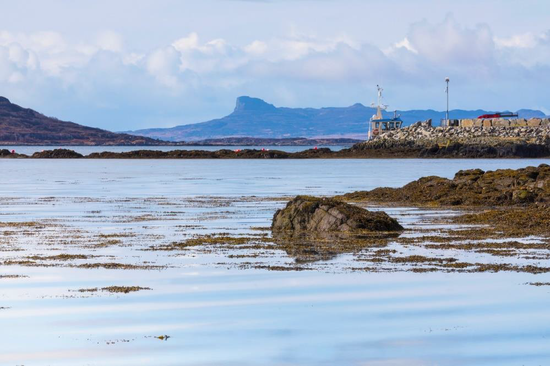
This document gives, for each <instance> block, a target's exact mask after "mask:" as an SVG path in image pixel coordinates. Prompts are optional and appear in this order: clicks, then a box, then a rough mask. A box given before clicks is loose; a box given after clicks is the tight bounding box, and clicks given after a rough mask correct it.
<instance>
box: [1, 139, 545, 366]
mask: <svg viewBox="0 0 550 366" xmlns="http://www.w3.org/2000/svg"><path fill="white" fill-rule="evenodd" d="M216 148H219V147H216ZM231 148H232V149H234V148H235V147H231ZM259 148H261V147H259ZM331 148H333V147H331ZM15 149H16V150H17V151H18V152H21V153H31V152H33V151H39V149H41V148H40V147H38V148H37V147H16V148H15ZM109 149H110V151H122V150H121V149H125V148H109ZM155 149H156V148H155ZM172 149H173V148H172ZM281 149H283V148H281ZM285 149H286V150H287V151H296V150H292V149H294V148H292V149H291V148H285ZM74 150H76V151H79V152H81V153H90V152H93V151H104V150H105V148H101V149H99V150H98V148H95V147H94V148H88V147H86V148H84V147H82V148H74ZM542 163H549V161H548V159H533V160H528V159H508V160H500V159H490V160H489V159H478V160H460V159H449V160H445V159H439V160H427V159H426V160H419V159H364V160H363V159H341V160H335V159H330V160H318V159H315V160H116V159H115V160H85V161H81V160H64V159H55V160H54V159H52V160H45V159H0V171H1V175H0V177H1V178H0V238H1V240H0V263H3V264H2V265H0V329H1V331H0V364H1V365H201V366H202V365H266V366H267V365H269V366H271V365H273V366H275V365H361V366H428V365H429V366H432V365H448V366H456V365H472V366H473V365H494V366H508V365H510V366H512V365H514V366H516V365H525V366H527V365H533V366H535V365H537V366H538V365H548V364H549V362H550V312H549V311H548V303H549V302H550V288H549V287H544V286H540V287H537V286H529V285H527V283H529V282H534V281H537V282H550V274H539V275H534V274H528V273H515V272H499V273H442V272H427V273H413V272H403V271H399V270H396V271H385V272H368V271H353V270H351V269H350V267H351V265H352V263H355V262H354V261H355V259H354V255H353V254H342V255H339V256H336V257H335V258H332V259H329V260H325V261H319V262H317V263H315V264H309V265H308V270H303V271H293V270H274V269H273V267H269V266H257V265H251V263H252V264H254V263H255V261H256V259H254V258H252V257H249V258H243V257H240V256H239V255H235V253H242V251H239V252H237V251H235V252H234V251H232V250H231V249H228V250H213V251H204V250H199V249H194V248H191V249H189V250H181V251H168V252H163V251H151V250H149V249H150V248H152V247H154V246H156V245H163V244H166V243H171V242H177V241H179V240H182V239H183V238H188V237H190V236H193V235H209V234H215V233H221V232H223V233H229V234H230V235H239V234H250V233H254V232H256V231H257V228H264V230H265V228H266V227H269V225H270V224H271V218H272V217H273V214H274V212H275V211H276V210H277V209H279V208H281V207H283V206H284V205H285V203H286V202H287V201H288V199H290V198H291V197H293V196H295V195H299V194H308V195H318V196H332V195H336V194H342V193H347V192H352V191H356V190H368V189H373V188H376V187H382V186H388V187H399V186H402V185H404V184H406V183H408V182H410V181H412V180H415V179H418V178H420V177H423V176H428V175H438V176H442V177H448V178H452V177H453V176H454V174H455V173H456V172H457V171H459V170H462V169H472V168H481V169H483V170H495V169H502V168H511V169H517V168H521V167H526V166H537V165H539V164H542ZM387 211H388V213H390V214H391V215H394V216H395V217H397V218H398V220H399V221H400V222H401V223H402V224H403V225H404V226H405V227H408V226H412V225H417V224H419V223H420V222H421V220H422V218H423V217H425V215H426V212H425V211H423V210H419V209H415V208H410V207H393V208H387ZM428 214H430V215H440V214H441V215H443V214H444V213H442V212H440V211H436V210H434V211H431V212H429V213H428ZM58 254H72V255H77V254H85V255H87V256H90V258H92V259H91V260H90V259H89V260H78V259H76V260H73V261H69V262H63V261H45V262H44V263H46V264H48V266H42V265H41V266H35V265H32V262H27V263H25V260H29V258H32V257H41V256H42V257H44V256H48V255H58ZM259 260H260V259H258V261H259ZM18 261H19V262H18ZM90 261H92V262H93V261H96V262H97V263H105V262H109V263H111V262H113V263H115V262H116V263H124V264H128V265H136V267H135V268H133V269H109V268H105V266H103V267H101V266H100V267H98V268H82V267H79V264H81V263H85V262H90ZM293 262H294V259H293V258H292V257H291V256H290V255H289V254H287V253H286V252H283V251H278V250H274V251H272V252H269V253H268V254H266V255H264V256H263V257H262V258H261V264H262V265H266V264H267V265H269V264H273V265H288V264H292V263H293ZM29 263H30V264H29ZM540 264H541V265H545V264H546V265H548V263H540ZM147 266H150V268H146V267H147ZM109 286H139V287H142V288H147V289H143V290H141V291H136V292H132V293H127V294H126V293H109V292H106V291H102V290H101V289H103V288H106V287H109ZM93 289H96V291H93ZM97 289H99V290H97ZM166 336H167V337H166Z"/></svg>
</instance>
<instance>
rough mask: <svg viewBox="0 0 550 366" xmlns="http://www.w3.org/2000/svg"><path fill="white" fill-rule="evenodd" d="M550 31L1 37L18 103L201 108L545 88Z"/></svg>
mask: <svg viewBox="0 0 550 366" xmlns="http://www.w3.org/2000/svg"><path fill="white" fill-rule="evenodd" d="M548 34H550V33H541V34H534V33H520V34H517V35H511V36H508V37H498V36H495V35H493V32H492V31H491V29H490V28H489V27H488V26H487V25H483V24H481V25H476V26H470V27H464V26H461V25H460V24H458V22H457V21H456V20H455V19H453V18H452V17H447V18H445V19H444V20H443V21H442V22H440V23H438V24H431V23H428V22H425V21H424V22H420V23H415V24H413V25H411V27H410V29H409V31H408V33H407V34H404V35H403V36H404V37H401V38H398V39H401V40H400V41H397V42H395V43H393V44H390V45H389V46H388V47H386V48H382V49H381V48H379V47H375V46H373V45H371V44H365V43H359V42H357V41H355V40H353V39H351V38H350V37H348V36H346V35H338V36H333V37H319V36H315V35H311V34H310V35H304V34H298V33H293V34H291V35H290V36H286V37H272V38H269V39H256V38H252V39H251V40H250V41H249V42H248V43H244V44H243V45H238V44H233V43H232V42H231V41H230V40H228V39H225V38H216V37H212V38H211V39H205V40H202V39H201V38H200V37H199V34H197V33H196V32H192V33H189V34H187V35H186V36H184V37H181V38H178V39H176V40H175V41H173V42H171V43H170V42H168V41H167V42H166V44H164V45H158V47H156V48H153V49H150V50H145V51H144V50H136V49H132V48H131V47H129V46H128V45H126V44H124V42H123V37H122V36H121V35H120V34H118V33H115V32H112V31H107V32H102V33H100V34H99V35H97V36H96V37H93V38H91V39H79V40H76V41H74V42H71V41H69V40H68V39H65V38H64V37H63V36H62V35H61V34H59V33H55V32H33V33H28V34H26V33H13V32H8V31H0V90H3V91H2V93H9V94H7V95H6V96H8V97H10V95H18V96H23V97H24V96H25V95H32V97H33V98H39V95H44V96H50V95H51V96H52V98H53V97H54V96H58V98H57V99H60V98H62V97H63V98H72V99H71V100H76V99H78V98H80V101H79V103H93V106H94V107H97V106H106V105H108V106H111V107H112V106H116V105H120V106H121V108H124V107H126V108H128V109H131V108H135V105H136V104H142V103H143V100H148V98H157V97H158V98H161V97H160V96H162V98H164V99H162V98H161V100H162V102H161V103H172V105H173V106H176V105H177V106H180V105H182V103H184V102H182V101H185V103H189V104H185V105H186V106H188V107H190V108H191V107H195V106H203V107H204V105H205V104H204V103H206V102H205V101H208V100H215V101H216V102H219V100H228V99H233V98H234V97H236V96H238V95H240V94H252V93H256V94H258V96H264V97H266V99H270V98H274V99H276V100H272V102H277V101H279V102H280V103H286V102H288V101H289V100H291V99H292V100H293V101H295V103H297V104H302V105H304V104H307V103H308V102H307V101H310V100H313V98H314V97H313V96H316V97H317V98H322V96H323V95H325V96H326V98H327V100H328V98H329V97H328V96H330V97H331V98H334V96H338V95H342V96H346V98H349V99H351V98H352V94H353V93H355V91H357V90H362V91H361V93H363V92H364V90H365V88H366V87H370V86H372V85H376V84H377V83H386V84H390V85H392V88H388V89H399V88H404V87H405V88H406V87H410V86H412V87H414V88H424V89H426V88H429V87H432V86H434V85H435V86H437V90H439V91H440V90H442V89H441V86H440V84H441V80H442V77H444V76H447V75H449V76H451V77H452V78H453V81H454V80H457V81H459V82H460V83H462V84H464V85H469V86H470V87H471V88H472V89H475V88H474V86H475V85H479V80H480V77H482V78H484V79H485V80H484V81H483V85H492V86H494V87H493V89H498V88H499V85H502V83H503V81H502V80H508V81H507V82H509V83H510V84H517V85H521V84H522V83H524V82H525V83H530V84H529V85H534V87H535V88H536V87H538V86H537V85H538V84H535V82H539V83H540V82H542V81H541V80H545V79H547V78H548V76H544V75H548V69H550V39H549V38H550V37H548ZM526 80H528V81H526ZM526 85H527V84H526ZM500 89H501V90H504V89H503V88H500ZM491 92H494V90H492V91H491ZM500 92H501V93H503V92H504V91H500ZM323 93H324V94H323ZM262 94H263V95H262ZM37 95H38V96H37ZM353 95H355V94H353ZM29 98H30V97H29ZM43 98H45V97H43ZM277 98H278V99H277ZM359 98H360V95H357V99H359ZM357 99H355V101H357ZM300 100H301V101H302V102H301V103H300ZM319 100H321V99H319ZM342 100H344V97H342ZM90 101H92V102H90ZM190 101H193V105H191V104H190V103H191V102H190ZM319 103H323V104H325V105H329V104H332V103H331V102H330V101H327V102H324V101H320V102H319ZM544 103H545V102H544V101H537V106H539V105H544ZM163 105H164V104H163ZM523 106H525V107H528V106H529V105H528V104H527V103H525V104H524V105H523ZM111 107H110V108H111ZM153 107H154V106H153ZM153 107H152V108H153ZM90 108H91V107H90ZM113 108H114V107H113ZM174 108H175V107H174ZM197 108H198V107H197ZM204 108H206V107H204ZM547 108H549V109H550V105H548V106H547ZM84 110H85V109H84ZM83 113H84V112H83Z"/></svg>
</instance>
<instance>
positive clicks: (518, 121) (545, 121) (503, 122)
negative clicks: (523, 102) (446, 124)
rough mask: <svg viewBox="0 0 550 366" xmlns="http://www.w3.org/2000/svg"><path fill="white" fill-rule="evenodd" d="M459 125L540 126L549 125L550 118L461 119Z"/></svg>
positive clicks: (469, 126) (468, 126)
mask: <svg viewBox="0 0 550 366" xmlns="http://www.w3.org/2000/svg"><path fill="white" fill-rule="evenodd" d="M458 123H459V127H464V128H471V127H540V126H549V125H550V118H529V119H525V118H515V119H506V118H486V119H477V118H476V119H461V120H458Z"/></svg>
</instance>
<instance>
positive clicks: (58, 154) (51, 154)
mask: <svg viewBox="0 0 550 366" xmlns="http://www.w3.org/2000/svg"><path fill="white" fill-rule="evenodd" d="M82 157H84V156H83V155H82V154H79V153H77V152H76V151H73V150H68V149H55V150H45V151H41V152H36V153H34V154H32V156H31V158H33V159H79V158H82Z"/></svg>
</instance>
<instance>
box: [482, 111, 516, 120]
mask: <svg viewBox="0 0 550 366" xmlns="http://www.w3.org/2000/svg"><path fill="white" fill-rule="evenodd" d="M517 116H518V114H517V113H511V112H497V113H495V114H484V115H482V116H479V117H477V118H478V119H482V118H511V117H517Z"/></svg>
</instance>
